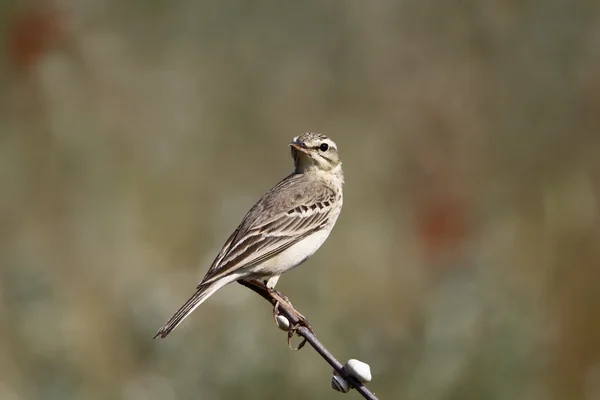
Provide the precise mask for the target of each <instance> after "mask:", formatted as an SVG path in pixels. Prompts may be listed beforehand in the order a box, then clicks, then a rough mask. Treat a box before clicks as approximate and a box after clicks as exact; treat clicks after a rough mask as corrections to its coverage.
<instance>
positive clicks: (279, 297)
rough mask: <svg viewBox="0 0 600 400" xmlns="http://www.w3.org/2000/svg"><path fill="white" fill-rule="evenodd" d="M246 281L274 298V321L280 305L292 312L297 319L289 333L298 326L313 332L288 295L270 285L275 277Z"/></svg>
mask: <svg viewBox="0 0 600 400" xmlns="http://www.w3.org/2000/svg"><path fill="white" fill-rule="evenodd" d="M273 281H274V282H273ZM246 282H247V283H250V284H251V285H253V286H256V287H259V288H261V289H262V290H264V291H266V292H267V293H268V294H269V296H270V297H271V299H273V300H274V303H273V318H274V319H275V322H277V316H278V315H279V314H280V313H279V308H280V307H283V308H285V309H286V310H287V311H288V312H289V313H290V314H292V315H293V316H295V317H296V318H297V319H298V323H297V324H296V325H295V326H294V327H293V328H292V329H291V330H290V334H292V335H293V333H294V332H295V331H296V329H297V328H298V326H304V327H305V328H307V329H308V330H309V331H311V332H312V333H313V334H314V333H315V331H314V330H313V328H312V326H311V324H310V323H309V322H308V319H307V318H306V317H305V316H304V315H302V314H301V313H300V312H299V311H297V310H296V309H295V308H294V306H293V305H292V303H291V302H290V300H289V299H288V297H287V296H286V295H284V294H283V293H281V292H280V291H279V290H275V289H274V288H273V287H272V286H271V285H272V284H273V283H276V282H277V280H276V279H273V278H271V279H269V281H265V282H261V281H259V280H256V279H248V280H246ZM269 286H271V287H269ZM290 322H291V321H290ZM299 347H301V346H299Z"/></svg>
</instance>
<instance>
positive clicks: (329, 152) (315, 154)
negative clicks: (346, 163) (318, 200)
mask: <svg viewBox="0 0 600 400" xmlns="http://www.w3.org/2000/svg"><path fill="white" fill-rule="evenodd" d="M290 147H291V148H292V157H293V159H294V166H295V167H296V172H307V171H324V172H332V173H335V172H337V171H340V172H341V166H342V162H341V161H340V157H339V154H338V149H337V145H336V144H335V142H334V141H333V140H331V139H329V138H328V137H327V136H325V135H323V134H321V133H315V132H307V133H303V134H302V135H299V136H296V137H295V138H294V139H293V140H292V143H290Z"/></svg>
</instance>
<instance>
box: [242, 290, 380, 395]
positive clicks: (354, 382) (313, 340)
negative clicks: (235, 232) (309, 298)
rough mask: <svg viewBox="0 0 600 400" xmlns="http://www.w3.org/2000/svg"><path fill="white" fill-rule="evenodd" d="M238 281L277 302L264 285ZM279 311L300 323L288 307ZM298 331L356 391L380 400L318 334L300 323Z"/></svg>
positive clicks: (295, 323) (271, 301)
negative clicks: (352, 374)
mask: <svg viewBox="0 0 600 400" xmlns="http://www.w3.org/2000/svg"><path fill="white" fill-rule="evenodd" d="M238 283H239V284H240V285H242V286H245V287H247V288H248V289H250V290H252V291H253V292H255V293H257V294H258V295H260V296H261V297H262V298H264V299H265V300H267V301H268V302H269V303H271V304H272V305H273V306H275V305H276V304H277V300H276V299H275V298H274V297H273V296H272V294H271V293H269V291H268V290H267V289H266V288H265V287H264V286H260V285H255V284H253V283H252V282H247V281H238ZM278 311H279V313H280V314H281V315H284V316H285V317H286V318H287V319H288V320H289V321H290V324H291V326H297V325H299V323H300V320H299V319H298V318H297V317H296V316H295V315H294V314H292V313H291V312H290V311H289V310H288V309H287V308H285V307H282V306H281V305H278ZM296 333H297V334H298V335H299V336H302V337H303V338H304V339H306V341H307V342H308V343H310V345H311V346H312V347H313V348H314V349H315V350H316V351H317V353H319V354H320V355H321V357H323V359H324V360H325V361H327V362H328V363H329V365H331V366H332V367H333V369H335V370H336V371H337V372H338V374H340V376H341V377H342V378H344V379H345V380H346V382H348V384H349V385H350V387H352V388H354V389H356V391H357V392H358V393H360V394H361V395H362V396H363V397H364V398H365V399H368V400H378V399H377V397H376V396H375V395H374V394H373V393H372V392H371V391H370V390H369V389H368V388H367V387H366V386H365V385H363V384H362V383H361V382H360V381H359V380H358V379H356V378H355V377H353V376H351V375H348V374H347V373H346V371H344V366H343V365H342V363H340V362H339V361H338V360H337V359H336V358H335V357H334V356H333V354H331V353H330V352H329V350H327V349H326V348H325V346H323V344H322V343H321V342H320V341H319V339H317V336H316V335H315V334H314V333H313V332H311V331H310V330H309V329H308V328H306V327H304V326H302V325H300V326H299V327H298V328H297V329H296Z"/></svg>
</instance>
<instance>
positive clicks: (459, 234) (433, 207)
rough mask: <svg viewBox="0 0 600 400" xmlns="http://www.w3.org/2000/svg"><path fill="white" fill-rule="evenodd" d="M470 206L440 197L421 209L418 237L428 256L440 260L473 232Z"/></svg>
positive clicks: (459, 201)
mask: <svg viewBox="0 0 600 400" xmlns="http://www.w3.org/2000/svg"><path fill="white" fill-rule="evenodd" d="M470 225H471V223H470V218H469V215H468V206H467V203H466V202H465V201H463V200H461V199H459V198H456V197H451V196H448V195H446V196H439V197H435V198H432V199H429V200H428V201H426V202H424V203H422V205H421V206H420V207H419V208H418V209H417V234H418V237H419V239H420V242H421V244H422V246H423V248H424V250H425V253H426V256H427V257H428V258H430V259H433V260H436V259H439V258H440V257H444V256H445V255H446V254H448V253H449V252H451V251H453V250H455V249H456V248H457V247H458V246H459V245H460V244H461V242H462V241H463V240H464V238H465V237H466V235H467V234H468V233H469V231H470Z"/></svg>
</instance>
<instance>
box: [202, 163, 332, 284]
mask: <svg viewBox="0 0 600 400" xmlns="http://www.w3.org/2000/svg"><path fill="white" fill-rule="evenodd" d="M292 178H293V176H292ZM299 178H302V175H300V176H299ZM289 179H290V177H288V178H286V180H284V181H282V182H280V183H279V184H278V185H277V186H275V187H274V188H273V189H272V190H271V191H269V192H268V193H267V194H266V195H265V196H263V198H262V199H261V200H260V201H259V202H258V203H257V204H256V205H255V206H254V207H253V208H252V209H251V210H250V211H249V212H248V214H246V217H245V218H244V220H243V221H242V223H241V224H240V226H239V227H238V228H237V229H236V230H235V231H234V233H233V234H232V235H231V236H230V237H229V239H228V240H227V242H226V243H225V245H224V246H223V249H222V250H221V252H220V253H219V255H218V256H217V257H216V258H215V261H214V262H213V264H212V265H211V267H210V269H209V270H208V272H207V274H206V276H205V277H204V279H203V280H202V282H200V284H199V285H206V284H210V283H212V282H214V281H216V280H218V279H220V278H222V277H223V276H226V275H228V274H230V273H233V272H235V271H239V270H241V269H248V268H252V267H253V266H256V265H258V264H260V263H262V262H264V261H265V260H268V259H269V258H271V257H274V256H276V255H277V254H279V253H281V252H283V251H284V250H286V249H288V248H290V247H291V246H293V245H294V244H296V243H298V242H300V241H301V240H303V239H305V238H306V237H308V236H309V235H311V234H312V233H314V232H317V231H319V230H321V229H323V228H324V227H325V226H326V225H327V223H328V220H329V217H330V214H331V205H332V204H333V202H334V200H335V196H336V193H334V192H333V191H332V190H330V189H328V188H327V187H326V186H323V190H322V191H320V192H319V191H317V193H316V195H315V193H314V192H313V195H312V197H313V198H312V200H313V201H312V202H311V203H310V204H307V203H306V202H305V200H306V186H304V185H303V183H304V182H303V181H302V180H300V181H296V182H294V186H295V190H291V191H290V193H289V196H286V199H284V201H283V203H282V204H280V205H279V207H278V210H277V213H273V212H270V213H264V212H263V210H264V207H265V204H269V203H270V205H271V206H272V205H273V204H272V201H273V199H272V197H274V196H275V195H277V192H279V190H281V189H283V188H285V187H287V186H288V185H289ZM313 184H314V182H313ZM286 189H287V190H289V187H288V188H286ZM313 190H314V189H313ZM270 209H271V211H273V207H271V208H270ZM256 213H258V215H256ZM249 221H251V223H250V222H249Z"/></svg>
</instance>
